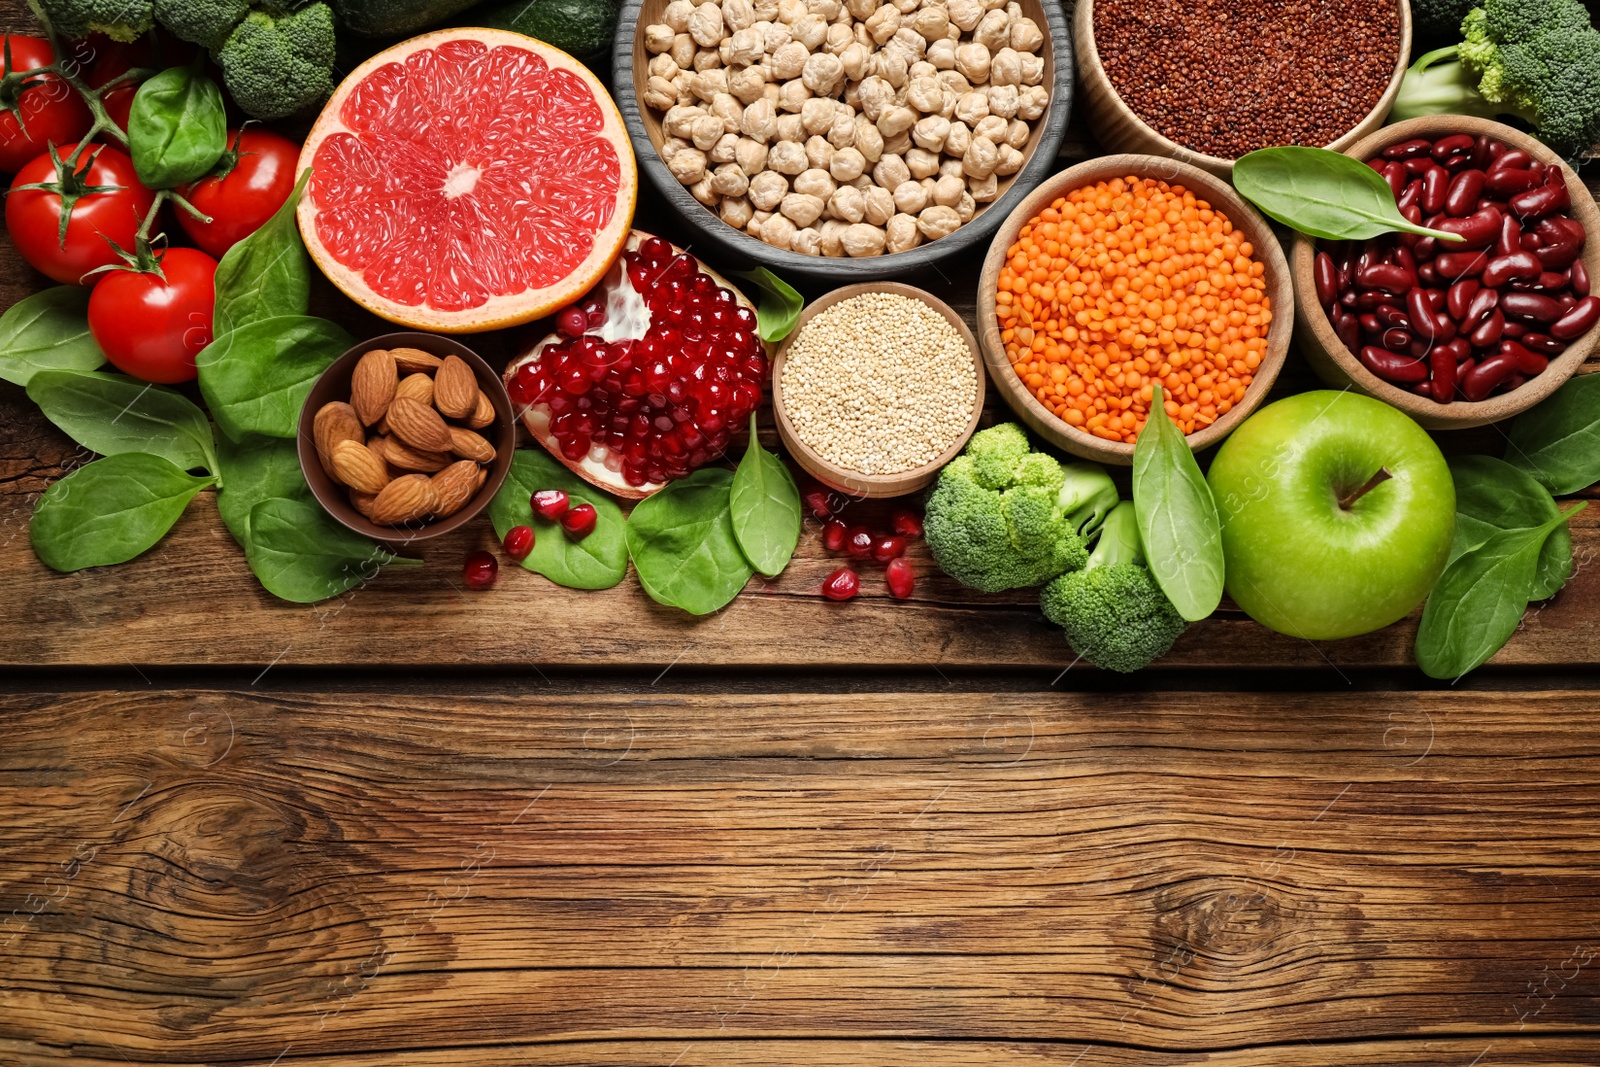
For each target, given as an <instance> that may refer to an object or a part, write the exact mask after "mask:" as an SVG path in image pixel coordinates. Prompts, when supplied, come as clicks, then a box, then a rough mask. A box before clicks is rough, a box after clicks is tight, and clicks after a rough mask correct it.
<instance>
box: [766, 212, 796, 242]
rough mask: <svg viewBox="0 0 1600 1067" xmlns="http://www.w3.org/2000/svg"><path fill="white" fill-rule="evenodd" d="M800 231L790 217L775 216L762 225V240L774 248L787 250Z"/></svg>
mask: <svg viewBox="0 0 1600 1067" xmlns="http://www.w3.org/2000/svg"><path fill="white" fill-rule="evenodd" d="M798 229H799V227H797V226H796V225H795V224H794V223H793V222H792V221H791V220H790V219H789V218H788V216H786V215H773V216H772V217H771V218H769V219H767V221H766V222H763V223H762V224H761V239H762V240H763V241H765V242H767V244H769V245H772V246H773V247H774V248H782V249H787V248H788V247H789V245H790V243H791V242H792V241H793V240H794V235H795V233H796V232H797V231H798Z"/></svg>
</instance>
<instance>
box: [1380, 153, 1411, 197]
mask: <svg viewBox="0 0 1600 1067" xmlns="http://www.w3.org/2000/svg"><path fill="white" fill-rule="evenodd" d="M1383 180H1384V181H1386V182H1388V183H1389V189H1390V191H1391V192H1393V193H1394V195H1395V197H1396V198H1397V199H1398V198H1399V196H1400V194H1401V193H1402V192H1404V191H1405V187H1406V168H1405V164H1403V163H1395V162H1393V161H1392V160H1391V161H1390V162H1388V163H1385V164H1384V165H1383Z"/></svg>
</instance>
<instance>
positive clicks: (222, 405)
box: [195, 315, 355, 441]
mask: <svg viewBox="0 0 1600 1067" xmlns="http://www.w3.org/2000/svg"><path fill="white" fill-rule="evenodd" d="M354 343H355V340H354V338H352V337H351V336H350V335H349V334H347V333H345V332H344V330H343V329H341V328H340V327H339V326H336V325H335V324H333V323H331V322H329V321H328V320H326V319H318V318H312V317H310V316H307V315H280V316H277V317H275V318H270V319H260V320H258V321H256V322H252V323H251V324H250V325H248V326H245V327H243V328H241V329H238V330H234V331H232V332H230V333H227V334H224V335H223V336H221V337H218V338H217V339H216V340H215V341H212V342H211V343H210V344H209V345H207V346H206V347H205V349H204V350H203V351H202V352H201V353H200V355H199V356H198V357H197V358H196V360H195V363H196V365H197V366H198V367H199V368H200V392H201V393H202V394H203V395H204V396H205V398H206V404H207V405H209V406H210V408H211V414H212V417H213V418H215V419H216V420H217V425H218V426H219V427H221V428H222V432H223V433H225V434H227V435H228V436H229V437H231V438H233V439H234V440H235V441H238V440H240V439H242V438H243V437H244V436H245V435H246V434H252V433H258V434H264V435H266V436H267V437H293V436H294V435H295V432H296V430H297V429H298V427H299V425H300V409H301V408H302V407H303V406H304V405H305V402H306V397H307V396H309V395H311V387H312V386H313V385H315V384H316V381H317V378H318V377H319V376H320V375H321V374H322V372H323V371H325V370H327V369H328V365H329V364H331V363H332V362H333V361H334V360H336V359H338V358H339V356H340V355H341V354H342V353H343V352H344V351H345V349H347V348H349V347H350V346H351V345H353V344H354Z"/></svg>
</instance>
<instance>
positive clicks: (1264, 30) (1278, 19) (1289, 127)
mask: <svg viewBox="0 0 1600 1067" xmlns="http://www.w3.org/2000/svg"><path fill="white" fill-rule="evenodd" d="M1073 39H1074V48H1075V50H1076V54H1077V61H1078V75H1079V77H1080V79H1081V80H1082V85H1083V97H1082V102H1083V107H1084V113H1085V115H1086V117H1087V120H1088V124H1089V128H1090V130H1091V131H1093V133H1094V134H1095V136H1096V137H1097V138H1098V139H1099V141H1100V143H1101V144H1102V145H1104V146H1105V148H1106V149H1107V150H1108V151H1111V152H1138V153H1147V154H1150V155H1161V156H1169V157H1171V158H1174V159H1177V160H1180V161H1182V162H1184V163H1189V164H1191V165H1193V166H1197V167H1200V168H1202V169H1204V170H1207V171H1210V172H1211V173H1212V174H1215V175H1217V176H1218V177H1222V178H1228V177H1230V176H1231V175H1232V172H1233V161H1234V160H1235V159H1237V158H1239V157H1240V156H1242V155H1245V154H1247V153H1249V152H1253V151H1255V150H1256V149H1259V148H1270V147H1273V146H1276V145H1289V144H1296V145H1312V146H1322V147H1327V148H1331V149H1333V150H1334V151H1339V152H1342V151H1344V150H1345V149H1346V148H1348V147H1349V146H1350V145H1352V144H1354V143H1355V142H1356V141H1357V140H1359V139H1361V138H1362V137H1365V136H1367V135H1368V134H1370V133H1372V132H1373V131H1374V130H1376V129H1378V127H1380V126H1382V125H1383V122H1384V120H1385V119H1386V118H1387V117H1388V115H1389V108H1390V107H1391V105H1393V103H1394V98H1395V95H1396V94H1397V93H1398V92H1399V91H1400V81H1401V79H1402V78H1403V77H1404V76H1405V72H1406V60H1407V57H1408V56H1409V55H1410V53H1411V6H1410V4H1409V2H1408V0H1281V2H1275V3H1271V4H1239V3H1237V2H1236V0H1078V5H1077V11H1076V15H1075V18H1074V22H1073Z"/></svg>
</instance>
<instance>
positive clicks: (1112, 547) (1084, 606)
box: [1039, 501, 1188, 674]
mask: <svg viewBox="0 0 1600 1067" xmlns="http://www.w3.org/2000/svg"><path fill="white" fill-rule="evenodd" d="M1039 606H1040V608H1042V609H1043V610H1044V614H1045V617H1046V618H1048V619H1049V620H1050V621H1051V622H1053V623H1055V624H1056V625H1057V626H1060V627H1061V628H1062V629H1064V630H1066V632H1067V643H1068V644H1070V645H1071V646H1072V650H1073V651H1074V652H1076V653H1078V655H1080V656H1082V657H1083V658H1084V659H1086V660H1088V661H1089V662H1090V663H1093V664H1094V665H1095V666H1096V667H1102V668H1105V669H1106V670H1112V671H1121V672H1123V673H1125V674H1126V673H1128V672H1131V671H1136V670H1139V669H1140V668H1142V667H1144V666H1146V665H1147V664H1149V663H1150V662H1151V661H1152V660H1154V659H1157V658H1158V657H1160V656H1162V655H1164V654H1165V653H1166V651H1167V649H1169V648H1171V647H1172V642H1174V641H1176V640H1177V639H1178V635H1179V634H1181V633H1183V631H1184V628H1185V627H1186V626H1187V625H1188V624H1187V623H1185V622H1184V620H1183V616H1182V615H1179V614H1178V610H1177V609H1176V608H1174V607H1173V606H1172V602H1171V601H1169V600H1168V599H1167V598H1166V596H1165V594H1163V593H1162V592H1161V587H1160V586H1158V585H1156V580H1155V579H1154V578H1153V577H1151V575H1150V572H1149V570H1147V569H1146V568H1145V566H1144V547H1143V546H1142V544H1141V543H1140V541H1139V523H1138V520H1137V519H1136V518H1135V517H1134V511H1133V503H1132V501H1129V502H1126V503H1122V504H1118V505H1117V506H1116V508H1115V509H1114V510H1113V511H1112V512H1111V514H1110V516H1109V517H1108V518H1107V519H1106V520H1105V524H1104V525H1102V526H1101V527H1100V540H1099V542H1098V543H1097V544H1096V545H1095V548H1094V551H1093V552H1092V553H1091V554H1090V555H1089V561H1088V563H1087V564H1085V566H1084V568H1083V570H1081V571H1072V572H1070V573H1068V574H1063V575H1061V576H1060V577H1059V578H1057V579H1056V580H1055V581H1053V582H1051V583H1050V584H1049V585H1047V586H1045V587H1044V592H1043V593H1041V594H1040V596H1039Z"/></svg>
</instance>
